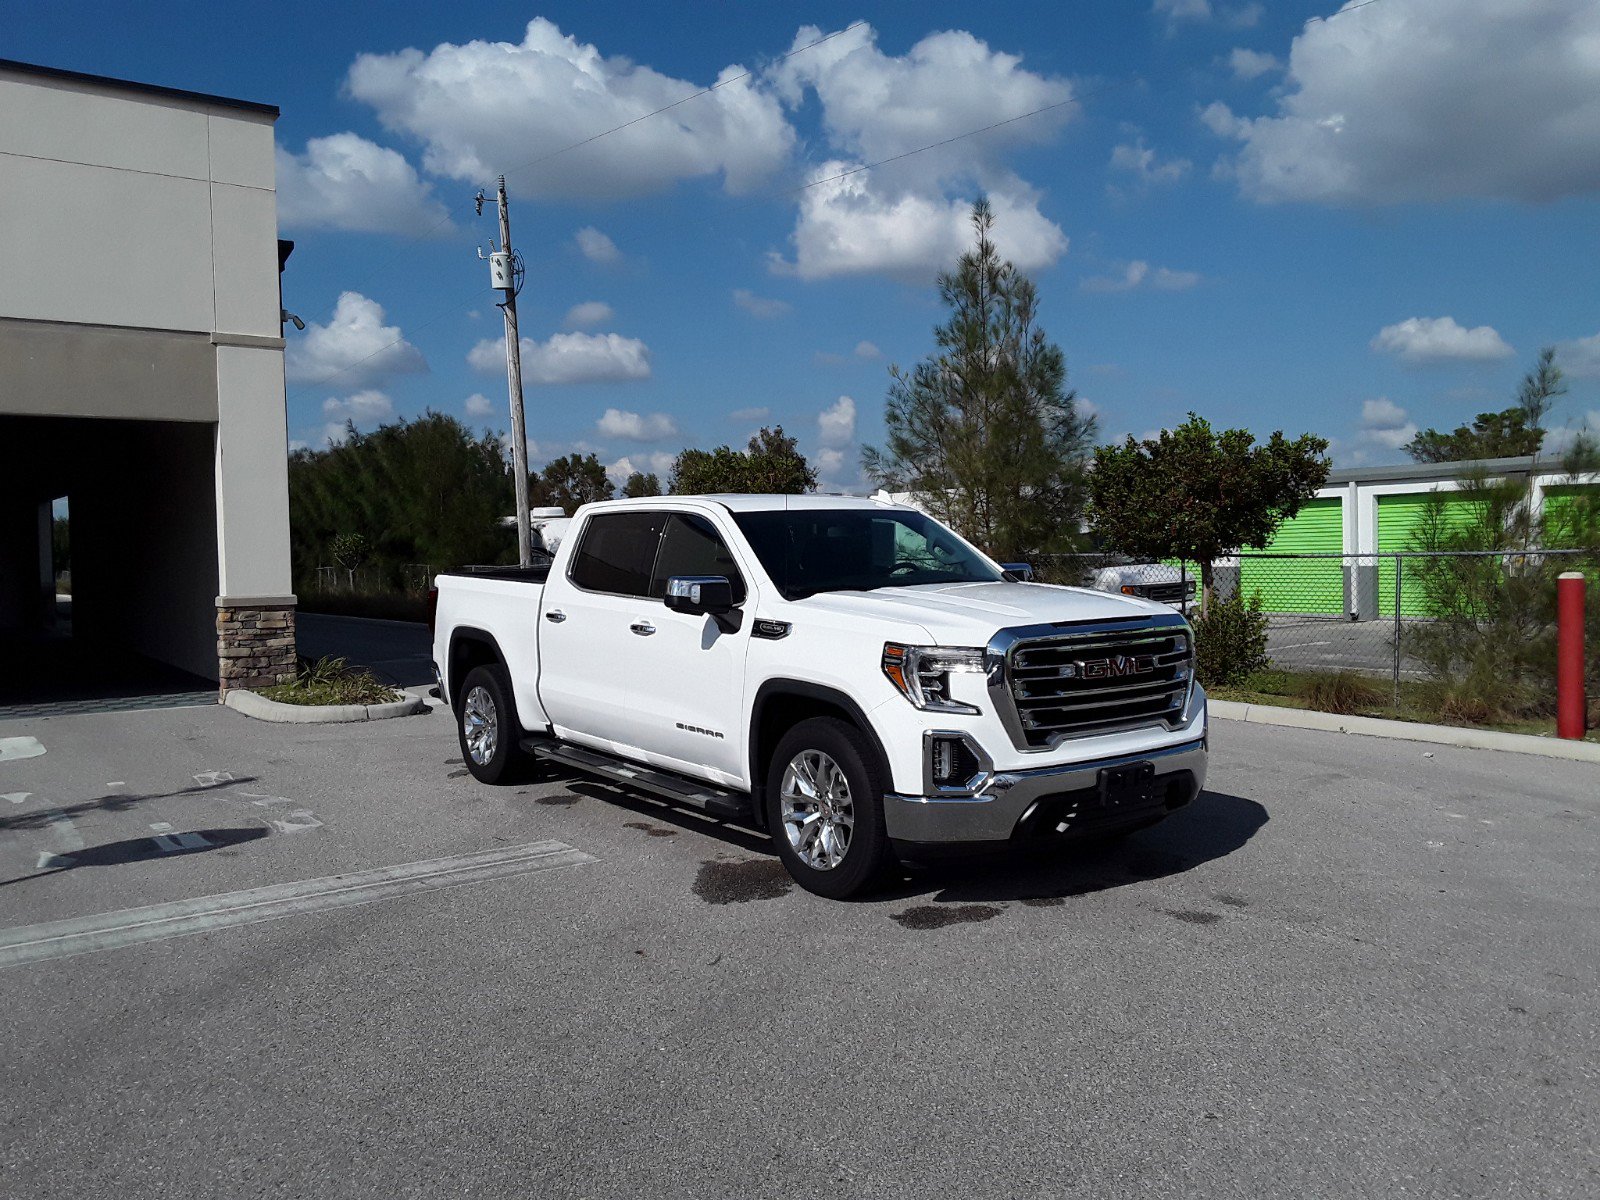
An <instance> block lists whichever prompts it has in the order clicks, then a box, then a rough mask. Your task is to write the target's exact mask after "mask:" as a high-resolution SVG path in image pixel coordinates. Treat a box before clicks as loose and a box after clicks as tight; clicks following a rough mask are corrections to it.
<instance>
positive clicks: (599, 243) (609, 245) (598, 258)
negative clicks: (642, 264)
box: [572, 225, 622, 265]
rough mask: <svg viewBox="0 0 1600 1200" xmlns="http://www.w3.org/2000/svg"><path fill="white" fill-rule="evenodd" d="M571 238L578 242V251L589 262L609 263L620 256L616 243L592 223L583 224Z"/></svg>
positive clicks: (619, 258) (615, 260)
mask: <svg viewBox="0 0 1600 1200" xmlns="http://www.w3.org/2000/svg"><path fill="white" fill-rule="evenodd" d="M572 239H573V241H575V242H577V243H578V251H579V252H580V253H581V254H582V255H583V256H584V257H585V258H587V259H588V260H589V261H590V262H596V263H603V264H606V265H609V264H611V263H614V262H618V261H620V260H621V258H622V251H620V250H618V249H617V244H616V243H615V242H613V241H612V240H611V239H610V238H608V237H607V236H606V235H605V234H603V233H601V232H600V231H599V230H598V229H596V228H595V227H594V226H593V225H585V226H584V227H583V228H582V229H580V230H578V232H577V233H575V234H573V235H572Z"/></svg>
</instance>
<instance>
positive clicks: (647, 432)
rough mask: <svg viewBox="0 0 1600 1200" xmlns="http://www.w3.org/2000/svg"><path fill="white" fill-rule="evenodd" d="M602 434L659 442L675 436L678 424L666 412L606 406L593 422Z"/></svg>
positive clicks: (637, 440) (638, 440)
mask: <svg viewBox="0 0 1600 1200" xmlns="http://www.w3.org/2000/svg"><path fill="white" fill-rule="evenodd" d="M595 428H596V429H598V430H599V431H600V433H601V435H602V436H604V437H613V438H625V439H627V440H628V441H632V442H659V441H661V440H662V439H663V438H669V437H677V436H678V426H677V423H676V422H675V421H673V419H672V418H671V417H669V416H668V415H667V414H666V413H644V414H640V413H636V412H625V411H624V410H622V409H620V408H608V409H606V411H605V413H604V415H602V416H601V418H600V419H599V420H598V421H596V422H595Z"/></svg>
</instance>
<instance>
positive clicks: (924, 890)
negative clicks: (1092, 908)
mask: <svg viewBox="0 0 1600 1200" xmlns="http://www.w3.org/2000/svg"><path fill="white" fill-rule="evenodd" d="M1268 820H1269V817H1268V815H1267V810H1266V808H1264V807H1263V806H1262V805H1261V804H1259V803H1257V802H1256V801H1254V800H1249V799H1246V798H1245V797H1243V796H1233V795H1229V794H1228V793H1226V792H1209V791H1208V792H1202V793H1201V794H1200V795H1199V797H1197V798H1196V799H1195V800H1194V801H1193V803H1191V804H1189V805H1188V806H1187V807H1186V808H1183V809H1181V810H1179V811H1178V812H1176V813H1173V814H1172V815H1171V816H1170V817H1168V818H1167V819H1166V820H1164V821H1162V822H1161V823H1160V824H1158V825H1153V826H1151V827H1150V828H1148V829H1143V830H1140V831H1139V832H1138V833H1134V834H1132V835H1130V836H1129V837H1128V838H1127V839H1126V840H1124V841H1120V842H1104V841H1102V842H1079V843H1070V842H1061V843H1054V844H1052V843H1049V842H1044V843H1032V844H1026V845H1021V846H1017V847H1010V846H1008V847H1007V848H1006V849H1005V850H1001V851H991V852H987V853H984V854H983V855H981V856H978V857H968V858H960V857H952V858H950V859H949V860H948V861H945V862H939V863H933V864H927V865H924V866H921V867H918V868H913V869H911V870H909V871H907V872H906V873H905V875H904V876H903V877H902V878H901V879H900V880H899V881H898V882H897V883H895V884H891V885H890V886H888V887H886V888H884V889H882V890H880V891H878V892H877V893H875V894H874V895H872V896H870V897H866V898H865V900H866V902H867V903H896V902H899V901H904V900H908V899H913V898H918V897H921V898H924V899H926V900H930V901H932V902H933V903H934V905H963V906H966V907H967V908H968V909H970V910H973V911H970V912H968V913H967V914H966V915H963V916H956V915H954V914H953V913H952V912H951V911H950V910H941V909H939V908H937V907H929V908H926V909H910V910H907V911H905V912H902V913H895V914H893V915H894V918H895V920H896V921H898V922H899V923H900V924H901V925H904V926H905V927H907V928H912V929H916V928H936V927H939V926H942V925H948V924H954V923H956V922H958V921H982V920H988V919H989V918H990V917H992V916H997V915H999V912H1000V910H999V909H996V908H993V907H990V906H989V905H986V904H984V903H983V902H985V901H988V902H1000V903H1010V902H1018V903H1021V904H1024V905H1027V906H1029V907H1037V908H1046V907H1053V906H1056V905H1062V904H1065V903H1067V901H1068V900H1070V899H1071V898H1072V897H1075V896H1087V895H1091V894H1093V893H1095V892H1103V891H1108V890H1110V889H1113V888H1120V887H1127V886H1129V885H1131V884H1139V883H1146V882H1149V881H1151V880H1156V879H1164V878H1166V877H1167V876H1170V875H1179V874H1182V873H1183V872H1185V871H1190V870H1193V869H1194V868H1195V867H1198V866H1200V865H1201V864H1203V863H1208V862H1211V861H1213V860H1215V859H1219V858H1224V857H1226V856H1227V855H1229V854H1232V853H1233V852H1234V851H1235V850H1238V849H1240V848H1242V847H1243V846H1244V845H1246V844H1247V843H1248V842H1249V841H1250V839H1251V838H1253V837H1254V836H1255V835H1256V833H1257V831H1258V830H1260V829H1261V828H1262V826H1264V825H1265V824H1266V823H1267V821H1268Z"/></svg>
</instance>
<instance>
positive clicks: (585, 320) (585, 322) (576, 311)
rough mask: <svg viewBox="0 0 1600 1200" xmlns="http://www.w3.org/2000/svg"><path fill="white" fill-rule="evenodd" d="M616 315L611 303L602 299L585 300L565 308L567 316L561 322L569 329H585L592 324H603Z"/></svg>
mask: <svg viewBox="0 0 1600 1200" xmlns="http://www.w3.org/2000/svg"><path fill="white" fill-rule="evenodd" d="M616 315H617V314H616V313H615V312H613V311H612V309H611V305H609V304H607V303H606V302H605V301H603V300H585V301H584V302H583V303H582V304H574V305H573V306H572V307H571V308H569V309H567V317H566V320H565V321H564V322H563V323H564V324H565V325H566V326H567V327H568V328H569V329H587V328H589V327H590V326H592V325H603V324H605V323H606V322H607V321H609V320H611V318H612V317H614V316H616Z"/></svg>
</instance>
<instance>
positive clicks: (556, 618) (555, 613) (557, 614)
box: [544, 608, 567, 625]
mask: <svg viewBox="0 0 1600 1200" xmlns="http://www.w3.org/2000/svg"><path fill="white" fill-rule="evenodd" d="M544 619H545V620H546V621H550V622H553V623H554V624H556V625H559V624H561V622H563V621H565V620H566V619H567V614H566V613H564V612H562V611H561V610H560V609H559V608H552V609H551V610H550V611H549V612H547V613H545V615H544Z"/></svg>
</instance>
